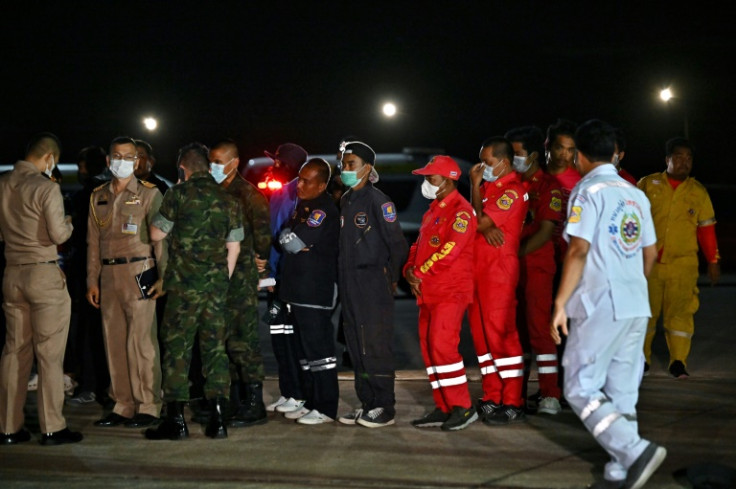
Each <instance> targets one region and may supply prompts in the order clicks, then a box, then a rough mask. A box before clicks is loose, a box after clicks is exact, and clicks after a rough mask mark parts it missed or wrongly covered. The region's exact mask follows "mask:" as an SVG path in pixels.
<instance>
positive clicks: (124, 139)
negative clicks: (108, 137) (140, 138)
mask: <svg viewBox="0 0 736 489" xmlns="http://www.w3.org/2000/svg"><path fill="white" fill-rule="evenodd" d="M119 144H132V145H133V146H134V147H136V148H137V147H138V145H137V144H136V143H135V139H133V138H132V137H130V136H118V137H116V138H115V139H113V140H112V141H110V149H109V150H108V152H109V153H110V154H112V147H113V146H117V145H119Z"/></svg>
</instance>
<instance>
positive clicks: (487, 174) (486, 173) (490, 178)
mask: <svg viewBox="0 0 736 489" xmlns="http://www.w3.org/2000/svg"><path fill="white" fill-rule="evenodd" d="M493 168H494V165H486V167H485V168H484V169H483V180H485V181H486V182H495V181H496V180H498V177H497V176H496V175H494V174H493Z"/></svg>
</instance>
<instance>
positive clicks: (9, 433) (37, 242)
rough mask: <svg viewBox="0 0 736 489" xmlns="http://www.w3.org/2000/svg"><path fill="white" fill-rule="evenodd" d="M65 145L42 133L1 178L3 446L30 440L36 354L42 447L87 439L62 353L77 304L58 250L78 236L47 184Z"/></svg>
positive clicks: (56, 191) (54, 189) (57, 192)
mask: <svg viewBox="0 0 736 489" xmlns="http://www.w3.org/2000/svg"><path fill="white" fill-rule="evenodd" d="M60 153H61V149H60V147H59V140H58V139H57V138H56V136H54V135H53V134H49V133H43V134H39V135H38V136H36V137H35V138H33V140H32V141H31V142H30V144H29V145H28V151H27V153H26V158H25V160H21V161H18V162H17V163H16V164H15V168H13V171H11V172H9V173H7V174H5V175H3V176H1V177H0V240H3V241H5V259H6V261H7V266H6V268H5V276H4V278H3V297H4V301H3V308H4V309H5V317H6V319H7V332H6V338H5V347H4V349H3V355H2V360H0V444H3V445H10V444H14V443H19V442H24V441H28V440H30V439H31V435H30V433H29V432H28V431H26V430H25V429H24V428H23V423H24V416H23V405H24V404H25V401H26V393H27V388H28V377H29V376H30V373H31V366H32V364H33V354H34V351H35V354H36V358H37V359H38V379H39V385H38V419H39V423H40V425H41V432H42V435H41V444H42V445H59V444H61V443H75V442H78V441H81V440H82V434H81V433H77V432H72V431H69V429H68V428H67V427H66V420H65V419H64V416H63V415H62V413H61V410H62V407H63V406H64V370H63V364H64V347H65V346H66V337H67V334H68V333H69V318H70V316H71V299H70V298H69V292H67V289H66V278H65V276H64V273H63V272H62V271H61V269H60V268H59V265H58V263H57V258H58V256H57V253H56V246H57V245H59V244H61V243H63V242H65V241H66V240H67V239H69V237H70V236H71V234H72V225H71V217H69V216H66V217H64V201H63V199H62V196H61V191H60V189H59V186H58V185H57V184H55V183H53V182H52V181H51V180H49V179H48V178H47V177H45V176H44V175H43V174H42V172H43V173H45V174H46V175H47V176H48V175H50V174H51V171H52V170H53V168H54V166H55V165H56V163H57V162H58V161H59V155H60Z"/></svg>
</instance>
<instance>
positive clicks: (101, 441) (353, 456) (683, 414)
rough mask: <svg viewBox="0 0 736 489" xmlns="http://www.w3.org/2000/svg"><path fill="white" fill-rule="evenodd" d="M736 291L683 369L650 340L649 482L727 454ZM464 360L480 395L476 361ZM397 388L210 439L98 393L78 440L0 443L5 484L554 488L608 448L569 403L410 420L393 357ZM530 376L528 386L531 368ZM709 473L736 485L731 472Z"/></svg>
mask: <svg viewBox="0 0 736 489" xmlns="http://www.w3.org/2000/svg"><path fill="white" fill-rule="evenodd" d="M735 292H736V287H733V286H724V287H716V288H708V287H704V288H703V289H702V295H701V299H702V309H701V312H700V313H699V314H698V316H697V323H698V332H697V335H696V338H695V343H694V347H693V354H692V359H691V362H690V369H691V373H692V374H693V376H692V377H691V378H690V379H688V380H685V381H676V380H673V379H671V378H670V377H669V376H668V375H667V374H666V372H665V370H664V368H665V366H666V354H665V352H664V345H663V340H661V338H659V341H658V342H657V344H656V346H655V361H654V362H653V368H652V374H651V375H650V376H648V377H646V378H645V379H644V382H643V384H642V388H641V396H640V403H639V420H640V431H641V433H642V435H643V436H645V437H647V438H649V439H652V440H654V441H656V442H658V443H660V444H662V445H664V446H666V447H667V448H668V450H669V456H668V458H667V460H665V462H664V464H663V466H662V468H661V469H660V470H659V472H658V473H657V474H655V476H654V477H653V478H652V480H651V482H650V484H648V485H647V487H652V488H667V489H669V488H682V487H693V486H692V485H691V484H690V483H689V482H688V479H687V475H688V474H687V472H686V471H687V469H688V468H690V474H691V475H692V474H694V473H695V472H696V469H697V466H698V465H703V464H721V465H726V466H730V467H736V376H734V372H735V371H736V355H734V353H733V346H732V345H733V344H734V341H733V338H732V336H733V333H732V332H733V331H734V328H733V325H734V317H736V301H734V298H736V294H735ZM411 311H412V305H411V303H410V301H400V304H399V306H397V312H398V314H397V317H398V318H399V320H398V322H399V323H400V324H401V325H405V324H409V322H410V321H411V316H412V312H411ZM414 317H415V313H414ZM406 334H407V335H409V336H408V337H405V336H404V335H403V334H399V335H397V345H398V346H397V349H398V350H400V355H401V358H406V359H407V362H408V363H414V362H415V361H416V358H415V356H414V355H415V354H414V353H412V348H411V347H410V348H408V349H407V348H405V347H404V346H402V345H408V346H411V341H410V339H409V338H410V335H411V332H409V331H407V332H406ZM266 341H267V340H266ZM265 344H266V345H267V343H265ZM416 352H418V349H416ZM270 362H271V360H267V364H270ZM469 363H470V362H469ZM469 373H470V374H471V379H475V380H474V381H472V382H471V390H472V394H473V395H474V396H477V395H479V393H480V384H479V383H478V382H477V379H478V377H479V375H478V372H477V368H475V367H471V368H470V372H469ZM341 375H342V378H343V380H342V381H341V382H340V388H341V411H342V410H346V411H347V410H348V409H351V407H352V406H354V405H355V404H356V398H355V394H354V392H353V389H352V382H351V379H350V375H349V374H348V373H347V372H344V373H342V374H341ZM265 390H266V398H267V400H269V399H271V398H272V397H275V396H277V384H276V380H275V378H273V377H270V378H269V379H268V380H267V382H266V385H265ZM396 390H397V400H398V403H397V407H398V415H397V423H396V425H395V426H392V427H388V428H383V429H375V430H371V429H367V428H362V427H348V426H343V425H339V424H337V423H335V424H332V425H321V426H312V427H307V426H301V425H297V424H296V423H293V422H289V421H288V420H285V419H284V418H282V417H280V416H272V417H271V418H270V420H269V423H267V424H266V425H262V426H257V427H253V428H245V429H231V430H230V437H229V438H228V439H227V440H217V441H214V440H210V439H209V438H207V437H205V436H204V434H203V431H202V429H201V428H200V427H199V426H198V425H194V424H190V430H191V437H190V439H188V440H185V441H180V442H168V441H167V442H151V441H147V440H145V439H143V437H142V435H141V433H140V431H138V430H129V429H126V428H112V429H101V428H95V427H94V426H92V423H93V421H94V420H95V419H97V418H98V417H100V415H101V414H102V412H101V408H100V407H99V406H97V405H95V406H85V407H76V408H71V407H67V408H66V409H65V413H66V414H67V417H68V422H69V425H70V426H71V427H72V428H73V429H79V430H81V431H82V432H83V433H84V434H85V440H84V441H83V442H82V443H79V444H76V445H68V446H60V447H40V446H39V445H38V444H36V443H34V442H30V443H25V444H21V445H17V446H10V447H0V487H3V488H4V487H21V488H26V487H39V486H42V485H43V486H45V487H70V488H71V487H74V488H92V487H109V488H117V487H132V486H135V487H141V488H148V487H162V488H192V487H203V488H208V487H213V488H214V487H217V488H221V487H236V486H237V487H254V488H255V487H262V488H297V487H308V488H317V487H324V488H339V487H345V488H398V489H404V488H406V489H413V488H484V487H487V488H507V487H508V488H510V487H514V488H555V489H556V488H580V487H585V486H586V485H587V484H589V483H591V482H593V481H594V480H595V479H596V477H599V474H600V473H601V471H602V468H603V465H604V464H605V462H606V455H605V454H604V452H603V451H602V450H601V449H600V448H599V447H598V446H597V445H596V443H595V442H594V441H593V439H592V437H591V436H590V435H589V434H588V433H587V432H586V431H585V430H584V429H583V428H582V425H581V423H580V422H579V421H578V420H577V418H576V417H575V416H574V414H573V413H572V412H571V411H569V410H567V411H563V413H562V414H560V415H559V416H556V417H542V416H532V417H530V418H529V420H528V422H527V423H525V424H518V425H514V426H510V427H498V428H490V427H487V426H485V425H483V424H481V423H475V424H474V425H472V426H470V427H469V428H468V429H467V430H464V431H461V432H456V433H444V432H441V431H439V430H437V429H428V430H418V429H415V428H413V427H411V425H410V424H409V422H410V421H411V420H412V419H414V418H416V417H419V416H421V415H422V414H424V412H425V409H427V408H429V407H430V406H431V403H432V401H431V392H430V388H429V385H428V383H427V381H426V379H425V378H424V374H423V373H422V372H421V370H418V369H415V368H407V369H405V370H401V371H400V372H399V380H398V382H397V389H396ZM529 390H530V391H531V392H533V391H534V390H536V385H534V382H532V385H530V388H529ZM30 401H31V402H32V399H31V400H30ZM29 424H30V423H29ZM36 436H37V435H36ZM701 487H705V486H701ZM709 487H736V482H734V481H732V482H731V485H720V486H719V485H716V484H715V483H713V484H712V485H711V486H709Z"/></svg>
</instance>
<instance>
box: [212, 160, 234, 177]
mask: <svg viewBox="0 0 736 489" xmlns="http://www.w3.org/2000/svg"><path fill="white" fill-rule="evenodd" d="M234 159H235V158H232V159H231V160H230V161H233V160H234ZM230 161H228V162H227V163H223V164H220V163H210V173H211V174H212V178H214V179H215V181H216V182H217V183H222V182H224V181H225V179H226V178H227V177H228V176H229V175H230V174H231V173H232V172H233V170H235V169H234V168H233V170H230V171H229V172H227V173H225V167H226V166H227V165H229V164H230Z"/></svg>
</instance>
